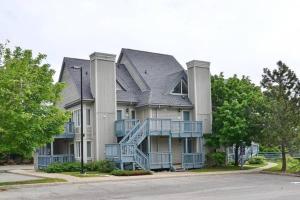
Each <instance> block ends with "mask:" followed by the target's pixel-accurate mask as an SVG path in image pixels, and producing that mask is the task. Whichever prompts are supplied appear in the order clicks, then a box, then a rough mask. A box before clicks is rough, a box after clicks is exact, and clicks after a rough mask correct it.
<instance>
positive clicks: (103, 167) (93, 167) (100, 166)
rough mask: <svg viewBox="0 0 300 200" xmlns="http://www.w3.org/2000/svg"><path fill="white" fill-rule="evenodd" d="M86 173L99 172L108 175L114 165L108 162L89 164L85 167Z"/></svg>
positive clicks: (101, 161)
mask: <svg viewBox="0 0 300 200" xmlns="http://www.w3.org/2000/svg"><path fill="white" fill-rule="evenodd" d="M85 168H86V170H87V171H99V172H102V173H109V172H111V171H113V170H114V169H115V168H116V166H115V163H114V162H112V161H109V160H100V161H96V162H90V163H87V164H86V165H85Z"/></svg>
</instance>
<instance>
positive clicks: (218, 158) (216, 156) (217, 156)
mask: <svg viewBox="0 0 300 200" xmlns="http://www.w3.org/2000/svg"><path fill="white" fill-rule="evenodd" d="M206 158H207V163H208V165H209V166H211V167H220V166H225V161H226V154H225V153H224V152H213V153H208V154H207V155H206Z"/></svg>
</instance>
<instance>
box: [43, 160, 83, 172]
mask: <svg viewBox="0 0 300 200" xmlns="http://www.w3.org/2000/svg"><path fill="white" fill-rule="evenodd" d="M80 169H81V165H80V163H79V162H68V163H52V164H50V165H48V167H47V168H45V169H44V171H45V172H47V173H59V172H74V171H80Z"/></svg>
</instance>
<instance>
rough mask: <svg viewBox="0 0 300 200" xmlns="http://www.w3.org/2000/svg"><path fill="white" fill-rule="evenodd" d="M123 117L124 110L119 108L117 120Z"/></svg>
mask: <svg viewBox="0 0 300 200" xmlns="http://www.w3.org/2000/svg"><path fill="white" fill-rule="evenodd" d="M121 119H122V110H117V120H121Z"/></svg>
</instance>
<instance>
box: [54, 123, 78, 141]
mask: <svg viewBox="0 0 300 200" xmlns="http://www.w3.org/2000/svg"><path fill="white" fill-rule="evenodd" d="M74 136H75V126H74V122H67V123H66V124H65V128H64V132H63V133H62V134H59V135H56V136H55V138H57V139H58V138H70V139H72V138H74Z"/></svg>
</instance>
